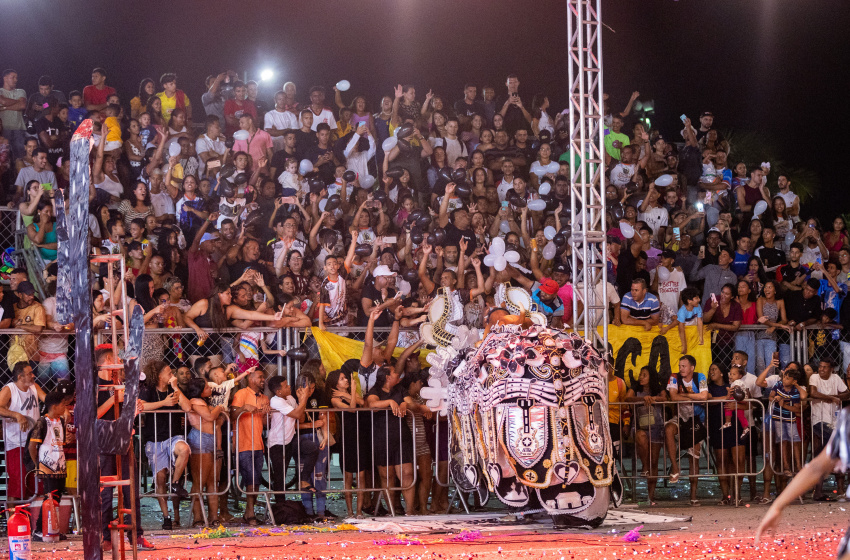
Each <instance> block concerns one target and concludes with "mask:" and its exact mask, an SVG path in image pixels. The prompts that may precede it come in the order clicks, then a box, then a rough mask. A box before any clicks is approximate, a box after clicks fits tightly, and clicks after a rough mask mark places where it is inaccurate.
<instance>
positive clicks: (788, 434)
mask: <svg viewBox="0 0 850 560" xmlns="http://www.w3.org/2000/svg"><path fill="white" fill-rule="evenodd" d="M771 426H772V429H773V441H776V442H780V441H790V442H793V443H799V442H801V441H803V440H802V439H800V434H799V433H797V422H796V421H793V420H792V421H783V420H777V419H775V418H774V419H773V422H771Z"/></svg>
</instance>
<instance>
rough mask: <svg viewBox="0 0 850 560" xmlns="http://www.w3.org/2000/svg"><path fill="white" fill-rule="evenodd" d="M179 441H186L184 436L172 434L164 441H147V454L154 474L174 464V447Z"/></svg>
mask: <svg viewBox="0 0 850 560" xmlns="http://www.w3.org/2000/svg"><path fill="white" fill-rule="evenodd" d="M178 441H183V442H185V441H186V439H185V438H184V437H183V436H172V437H170V438H168V439H166V440H164V441H149V442H147V443H145V455H146V456H147V458H148V463H150V465H151V470H153V472H154V474H156V473H158V472H159V471H162V470H165V469H171V468H172V467H173V466H174V447H175V446H176V445H177V442H178Z"/></svg>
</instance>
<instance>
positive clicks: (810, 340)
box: [0, 325, 850, 509]
mask: <svg viewBox="0 0 850 560" xmlns="http://www.w3.org/2000/svg"><path fill="white" fill-rule="evenodd" d="M760 328H763V327H761V326H748V327H747V328H742V331H747V330H760ZM255 330H258V331H263V332H265V333H276V336H275V337H274V338H275V342H276V344H277V347H278V348H279V349H281V350H288V349H290V348H294V347H297V346H300V345H301V344H302V343H306V344H307V346H308V347H310V345H311V342H312V348H311V356H315V357H318V349H317V348H316V347H315V341H313V339H312V337H311V336H309V333H305V329H296V328H287V329H270V328H265V329H255ZM326 330H327V331H329V332H338V333H339V334H342V333H347V334H348V336H349V337H350V338H355V339H360V340H362V338H363V335H364V334H365V329H362V328H359V327H338V328H329V329H326ZM376 330H377V331H378V332H379V333H385V332H386V331H389V329H376ZM408 330H410V329H408ZM410 331H411V336H415V333H414V332H412V330H410ZM239 332H241V331H239V330H237V329H228V330H227V331H225V332H224V333H223V334H225V335H230V336H232V335H234V334H236V333H239ZM833 332H835V330H834V327H833V328H825V327H824V326H821V325H812V326H807V327H806V328H804V329H801V330H794V331H792V332H791V333H789V335H790V336H789V339H788V342H789V344H788V346H789V348H790V353H789V354H788V356H789V359H795V360H797V361H800V362H802V363H804V364H805V363H811V364H812V365H813V366H814V367H815V369H816V366H817V361H818V360H821V359H824V358H826V357H828V358H830V359H831V360H832V361H833V362H835V364H836V369H835V371H836V373H838V374H839V375H841V376H842V377H843V373H844V371H845V369H846V368H845V367H844V364H845V363H848V360H847V359H846V356H847V354H850V344H847V343H844V342H843V341H841V340H840V334H839V336H837V337H836V336H835V335H833ZM146 334H147V335H160V336H173V335H175V334H178V335H183V334H194V331H192V330H191V329H148V330H147V331H146ZM14 335H22V336H27V335H31V333H29V332H27V331H23V330H18V329H3V330H0V355H6V354H8V349H9V347H10V345H11V343H12V340H13V337H14ZM44 335H45V336H51V337H66V338H67V339H68V345H67V349H68V354H67V355H68V359H67V362H68V367H69V371H68V375H69V376H70V377H71V378H73V375H74V371H73V351H74V339H73V337H74V334H73V333H56V332H54V331H49V332H45V333H44ZM305 335H306V336H305ZM36 336H40V335H36ZM98 336H99V335H98V333H95V339H96V340H97V337H98ZM184 353H186V350H185V349H184ZM185 357H186V356H185V355H184V358H185ZM751 359H752V358H751ZM275 361H276V362H277V364H276V365H277V370H278V372H279V373H282V374H285V375H286V376H287V378H288V379H289V380H290V381H291V382H292V383H293V384H294V381H295V379H296V377H297V373H296V371H297V370H296V368H297V366H298V364H299V362H298V361H297V360H291V359H289V358H287V357H285V356H277V357H276V359H275ZM287 364H289V366H290V367H288V368H287V367H286V365H287ZM839 364H840V365H839ZM35 365H36V372H37V374H38V367H37V366H38V364H37V363H36V364H35ZM839 368H840V369H839ZM0 372H4V373H3V374H2V375H6V376H7V378H6V379H3V380H2V381H3V382H4V383H3V384H5V383H7V382H9V381H10V380H11V378H10V377H8V376H9V375H10V374H9V372H8V369H7V368H0ZM45 373H46V375H47V376H48V377H47V378H44V377H38V375H37V377H38V381H39V382H40V383H41V385H42V386H43V388H44V389H45V390H50V389H52V388H53V386H55V382H56V380H57V379H58V377H59V376H53V372H52V371H51V370H49V369H45ZM756 373H759V372H758V371H756ZM748 402H749V401H748ZM614 404H617V405H618V406H621V407H628V408H632V409H634V408H636V405H635V403H614ZM669 404H670V405H671V406H674V405H673V403H669ZM812 404H816V403H812ZM676 406H678V405H676ZM751 406H752V407H753V408H754V409H759V411H760V412H761V414H762V417H764V414H765V410H764V405H759V404H755V403H752V404H751ZM623 410H625V409H623ZM335 412H336V411H335ZM339 412H345V411H339ZM349 412H350V411H349ZM630 412H631V413H632V422H633V423H634V422H635V421H636V420H635V419H636V416H635V414H636V411H634V410H632V411H630ZM810 415H811V406H810V405H809V403H808V402H806V401H804V407H803V415H802V417H803V421H804V422H805V423H804V424H803V427H802V428H800V427H798V428H797V430H798V432H799V433H798V435H799V436H800V437H801V439H802V440H803V441H802V443H803V449H800V447H799V446H797V447H794V446H793V443H794V442H792V445H791V448H790V450H789V448H788V446H787V445H786V446H782V445H781V443H782V442H781V440H780V441H779V442H776V441H774V439H775V438H768V439H766V440H765V438H764V430H765V426H764V425H763V423H762V424H759V423H758V422H756V423H755V425H754V426H753V428H754V430H755V431H756V433H757V434H758V435H759V436H760V440H761V444H760V447H759V449H758V451H759V453H758V455H756V456H754V457H749V456H748V458H747V459H748V460H747V465H748V470H746V471H742V472H740V473H739V472H737V471H736V473H735V475H736V476H737V477H739V478H749V477H754V476H756V475H758V474H760V473H764V471H765V466H764V457H765V456H767V457H773V460H774V461H776V469H772V470H777V472H780V473H781V472H782V464H783V461H785V459H788V461H785V462H786V463H789V465H791V466H792V468H793V470H795V471H796V470H797V465H799V464H802V463H804V462H805V461H804V459H802V458H801V459H798V457H800V456H801V455H802V454H803V453H805V457H808V455H809V452H810V451H812V444H813V443H815V442H820V443H822V441H823V440H824V439H825V437H826V436H825V432H824V428H825V426H820V427H818V428H816V426H815V425H814V424H812V423H811V422H810V421H806V419H807V418H808V417H809V416H810ZM756 416H757V415H756ZM671 417H673V416H672V414H671ZM676 417H678V415H676ZM665 421H666V418H665ZM5 422H6V420H4V425H5ZM816 430H820V432H818V433H816ZM818 434H819V435H818ZM184 435H186V434H184ZM774 435H775V430H774ZM436 437H437V441H439V438H440V437H441V432H440V431H439V430H438V431H437V435H436ZM766 444H767V448H764V447H765V445H766ZM706 445H707V446H709V447H710V445H709V444H708V443H706ZM143 447H144V446H143V445H142V446H140V449H141V450H143ZM661 447H662V450H661V452H662V453H663V454H664V458H665V461H667V462H668V463H669V458H668V457H667V455H668V451H667V445H666V443H665V442H662V445H661ZM629 450H630V453H628V454H626V449H624V448H621V450H620V463H621V467H622V468H621V472H622V473H623V475H624V477H626V478H627V479H632V480H636V479H638V478H640V477H639V476H637V474H635V473H642V472H644V471H645V469H641V470H640V471H638V470H637V466H636V465H637V461H638V460H639V459H640V457H639V456H638V454H637V451H636V450H635V449H631V448H629ZM753 453H754V451H753V450H750V451H748V455H752V454H753ZM791 453H793V456H792V455H790V454H791ZM709 457H711V459H709ZM3 459H4V461H5V459H6V453H5V451H4V452H3ZM434 459H436V457H434ZM751 459H754V460H751ZM709 460H711V461H715V459H714V458H713V456H711V455H709V454H703V455H702V457H701V462H700V465H699V466H700V474H699V475H698V476H699V477H701V478H718V477H720V476H721V474H718V472H721V471H718V470H717V467H716V466H714V464H713V463H712V464H711V465H710V464H709V462H708V461H709ZM227 461H228V463H227V465H228V470H230V469H232V468H234V466H235V465H236V464H237V463H236V461H234V460H233V459H232V458H230V457H228V459H227ZM789 461H790V462H789ZM685 462H687V461H685ZM723 462H724V460H723V459H722V458H721V459H720V463H721V465H720V467H724V465H723ZM665 464H667V463H665ZM753 465H756V466H757V467H758V468H753ZM709 468H711V469H714V470H712V471H711V474H708V470H709ZM682 470H683V471H684V470H686V469H685V465H682ZM140 472H145V471H140ZM434 473H435V481H436V483H437V484H438V485H442V486H446V485H450V484H451V482H450V480H449V477H448V475H447V474H445V473H443V472H442V471H441V470H440V469H439V468H436V469H435V470H434ZM682 476H683V477H684V475H682ZM688 476H689V477H690V476H691V475H690V474H689V475H688ZM729 476H731V475H729ZM653 478H657V479H658V480H662V481H663V480H669V478H670V473H668V472H666V471H663V472H660V473H659V474H658V476H657V477H653ZM337 482H338V481H337ZM0 484H3V485H5V484H8V473H7V472H6V470H5V469H4V470H3V474H2V478H0ZM229 484H230V483H229V482H228V485H229ZM232 486H236V485H235V484H234V485H232ZM232 486H230V485H229V486H228V487H227V488H224V487H222V486H219V487H218V488H217V489H216V492H215V494H217V495H223V494H226V493H227V492H228V490H229V488H231V487H232ZM378 486H379V485H372V486H370V487H369V489H368V490H363V491H364V492H371V491H379V490H381V489H380V488H379V487H378ZM738 488H739V487H736V491H737V489H738ZM392 490H393V491H396V490H401V488H399V487H393V488H392ZM336 491H337V490H336V489H335V490H334V492H336ZM356 491H357V489H351V490H350V491H348V492H349V493H352V492H356ZM145 492H146V493H145V497H149V498H159V497H163V498H166V499H167V498H173V495H171V494H168V495H164V496H160V495H158V494H157V493H156V492H150V491H149V489H148V488H145ZM287 492H289V493H299V490H297V489H296V490H292V491H285V492H284V493H287ZM3 494H4V497H6V496H5V494H6V493H5V492H3ZM208 494H209V492H203V493H201V494H200V497H202V498H207V497H208ZM736 496H737V494H736ZM34 497H35V496H27V497H26V499H25V500H24V501H31V500H32V499H33V498H34ZM13 503H14V502H10V504H13ZM202 509H203V508H202Z"/></svg>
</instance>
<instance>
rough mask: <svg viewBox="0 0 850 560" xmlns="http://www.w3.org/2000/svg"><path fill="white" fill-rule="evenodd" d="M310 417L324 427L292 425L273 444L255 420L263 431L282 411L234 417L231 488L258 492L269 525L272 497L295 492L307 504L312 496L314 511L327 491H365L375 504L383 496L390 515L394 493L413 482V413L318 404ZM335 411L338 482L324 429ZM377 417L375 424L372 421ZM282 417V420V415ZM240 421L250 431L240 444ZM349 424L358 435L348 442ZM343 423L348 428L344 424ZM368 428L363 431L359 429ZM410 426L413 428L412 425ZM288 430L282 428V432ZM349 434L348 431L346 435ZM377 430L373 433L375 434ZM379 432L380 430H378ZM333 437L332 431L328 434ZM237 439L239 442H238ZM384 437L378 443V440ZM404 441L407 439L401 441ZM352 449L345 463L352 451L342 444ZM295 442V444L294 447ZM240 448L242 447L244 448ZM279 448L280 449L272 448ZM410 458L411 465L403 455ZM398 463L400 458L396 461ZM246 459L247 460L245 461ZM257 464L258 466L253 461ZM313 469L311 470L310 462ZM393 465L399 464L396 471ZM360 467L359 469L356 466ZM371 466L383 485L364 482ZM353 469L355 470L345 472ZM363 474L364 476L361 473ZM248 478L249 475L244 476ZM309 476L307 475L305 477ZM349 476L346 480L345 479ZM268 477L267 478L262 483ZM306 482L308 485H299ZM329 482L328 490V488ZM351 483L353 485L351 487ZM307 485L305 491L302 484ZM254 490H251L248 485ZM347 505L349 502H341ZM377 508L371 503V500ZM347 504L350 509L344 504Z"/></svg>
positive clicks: (245, 491)
mask: <svg viewBox="0 0 850 560" xmlns="http://www.w3.org/2000/svg"><path fill="white" fill-rule="evenodd" d="M307 412H308V413H310V414H311V416H312V417H313V418H314V419H321V420H323V422H324V424H323V426H321V427H319V429H318V430H317V427H316V426H315V425H312V424H311V426H310V427H308V428H307V429H303V428H301V429H296V428H295V427H294V426H292V427H290V428H289V429H290V430H295V432H294V433H293V435H292V439H291V440H290V442H283V443H282V444H277V445H274V446H268V445H267V441H268V440H267V439H266V440H263V441H259V442H258V441H257V440H256V429H255V422H256V423H262V424H263V426H262V427H263V428H265V429H268V427H269V426H271V421H272V418H273V417H274V416H275V415H282V413H281V412H280V411H279V410H271V411H269V412H267V413H262V412H260V413H259V414H258V413H257V412H245V411H243V412H240V413H239V415H238V416H237V418H236V420H235V421H234V427H235V429H234V433H235V437H234V444H233V447H234V449H235V450H236V453H237V454H238V455H237V457H238V458H239V459H238V460H237V462H236V463H237V465H239V467H238V469H237V471H238V472H237V473H235V474H234V476H237V475H238V478H237V479H236V482H235V487H236V489H237V490H238V491H239V492H240V493H242V494H245V495H246V496H248V495H253V496H262V497H263V500H264V501H265V504H266V508H267V512H268V514H269V517H270V519H271V521H272V523H274V522H275V520H274V512H273V508H272V500H271V496H286V495H287V494H300V495H301V498H302V502H304V501H307V502H308V503H309V504H310V505H311V507H310V508H307V509H308V511H309V510H311V509H313V508H312V501H313V497H314V496H315V497H316V507H315V509H314V510H313V511H315V512H316V513H323V512H322V511H318V508H320V507H321V506H322V505H323V504H324V502H325V500H326V494H327V493H328V492H334V493H343V494H347V495H353V494H355V493H356V494H357V499H358V500H362V499H363V496H364V494H367V493H378V496H379V497H378V498H377V499H378V503H380V495H383V497H384V499H385V502H386V504H387V510H388V511H389V512H390V515H392V516H395V515H396V513H395V503H394V502H395V495H396V494H397V493H398V492H402V493H406V492H409V491H411V490H412V489H414V487H415V486H416V482H417V475H416V469H415V461H416V439H415V437H413V434H414V433H415V431H416V429H417V426H418V425H417V423H416V418H415V416H414V415H413V414H412V412H410V411H407V414H406V415H405V418H400V417H398V416H397V415H395V413H394V412H393V411H392V410H391V409H373V408H361V409H347V408H319V409H307ZM332 414H333V415H339V418H338V419H337V420H335V423H336V425H337V429H336V430H334V433H335V434H336V435H335V436H334V437H338V438H339V440H337V441H336V442H335V443H336V444H338V445H339V446H340V450H339V459H340V469H339V471H340V473H341V475H342V479H341V480H333V479H332V478H330V469H329V463H330V450H331V447H333V444H330V441H329V435H328V434H329V432H326V431H325V430H324V429H323V428H324V426H328V425H329V424H330V423H331V422H332V420H331V415H332ZM364 416H368V420H365V421H364V420H363V418H364ZM376 420H377V422H376ZM284 421H286V419H284ZM240 422H250V424H249V426H250V427H249V428H246V429H245V432H246V435H247V433H250V441H249V442H248V443H247V444H245V440H244V435H243V434H242V431H243V430H242V429H241V424H240ZM348 422H353V423H354V426H353V432H354V434H356V435H357V436H356V437H357V438H358V439H357V441H355V442H350V439H349V438H350V435H351V434H350V431H352V426H351V425H347V423H348ZM393 424H395V425H397V426H399V428H398V435H397V436H396V435H395V434H393V435H392V436H391V435H390V431H391V429H393ZM346 426H347V427H346ZM364 427H366V428H368V432H366V431H365V430H363V428H364ZM411 427H412V429H411ZM287 431H288V430H287V429H286V428H284V434H281V435H282V436H283V435H285V433H286V432H287ZM347 432H348V433H347ZM376 432H377V434H376ZM380 432H383V433H380ZM364 433H368V435H369V440H368V442H366V444H365V445H364V443H363V442H362V441H360V439H359V436H360V435H363V434H364ZM405 433H407V434H409V436H410V437H409V438H407V437H405ZM330 435H334V434H330ZM240 437H242V438H243V439H242V441H240ZM380 440H383V441H380ZM406 440H407V441H406ZM352 443H353V447H354V448H355V450H354V463H355V465H354V466H352V465H351V464H350V462H349V461H350V459H351V455H350V453H351V451H346V449H345V448H344V447H343V446H346V445H348V444H352ZM293 444H294V445H293ZM243 447H244V449H243ZM275 448H280V449H275ZM406 450H409V451H407V452H406ZM249 452H250V453H252V455H242V453H249ZM256 453H261V454H262V460H260V459H259V458H258V456H257V455H256ZM406 458H410V459H411V460H410V467H409V468H407V467H405V465H407V464H408V462H407V461H405V460H404V459H406ZM293 459H295V465H296V477H295V487H294V488H293V489H287V487H288V484H287V472H288V470H289V463H290V462H291V461H292V460H293ZM398 461H401V462H398ZM246 463H248V464H247V465H246ZM258 463H259V464H258ZM311 464H312V465H313V468H312V469H310V468H309V467H310V465H311ZM382 465H383V466H382ZM397 465H401V466H400V467H399V468H398V469H397V468H396V467H397ZM361 467H362V468H361ZM374 467H377V470H378V476H379V477H384V480H383V481H381V482H382V484H374V482H373V483H372V484H371V485H369V482H368V481H369V480H370V479H371V475H372V473H373V472H374V470H375V469H374ZM349 469H356V470H349ZM264 473H265V474H268V475H269V478H268V479H263V474H264ZM361 473H364V474H365V475H366V476H364V477H362V478H361V477H360V476H359V475H360V474H361ZM346 474H348V475H358V479H357V480H356V483H355V484H352V482H354V480H353V477H352V478H348V477H346ZM249 477H250V478H249ZM308 477H309V479H308ZM407 477H409V478H410V481H409V483H407V484H405V481H404V479H405V478H407ZM246 479H248V480H250V481H251V482H255V483H257V482H264V485H265V486H266V488H267V489H266V490H263V489H261V487H260V484H246ZM346 479H348V480H346ZM390 479H395V480H397V481H398V484H391V483H390V482H389V480H390ZM266 480H270V482H267V483H266V482H265V481H266ZM364 480H365V481H366V482H365V484H366V485H365V486H363V485H361V481H364ZM305 482H306V483H307V484H308V487H303V486H302V483H305ZM332 484H333V489H332V490H328V488H330V487H331V485H332ZM355 485H356V487H352V486H355ZM309 487H312V488H311V489H310V490H306V489H305V488H309ZM251 488H254V489H251ZM411 499H412V497H411V496H410V495H409V494H408V495H407V496H405V500H406V501H407V500H411ZM346 501H347V503H348V500H346ZM371 506H373V507H377V506H376V504H371ZM405 506H406V508H407V509H409V508H411V507H412V504H409V503H406V504H405ZM349 507H351V506H350V505H349ZM360 509H362V504H360V505H359V506H358V510H360Z"/></svg>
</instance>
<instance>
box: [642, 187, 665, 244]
mask: <svg viewBox="0 0 850 560" xmlns="http://www.w3.org/2000/svg"><path fill="white" fill-rule="evenodd" d="M638 220H641V221H643V222H646V225H648V226H649V227H650V229H652V234H653V235H654V236H655V237H656V238H657V239H658V241H659V242H660V243H662V244H663V243H664V239H665V234H666V232H667V224H668V222H669V221H670V216H669V215H668V214H667V209H666V208H664V205H663V204H662V203H661V193H660V192H659V191H658V190H657V189H656V188H655V183H650V185H649V191H648V192H647V193H646V198H645V199H644V200H643V202H641V204H640V208H639V213H638Z"/></svg>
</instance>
